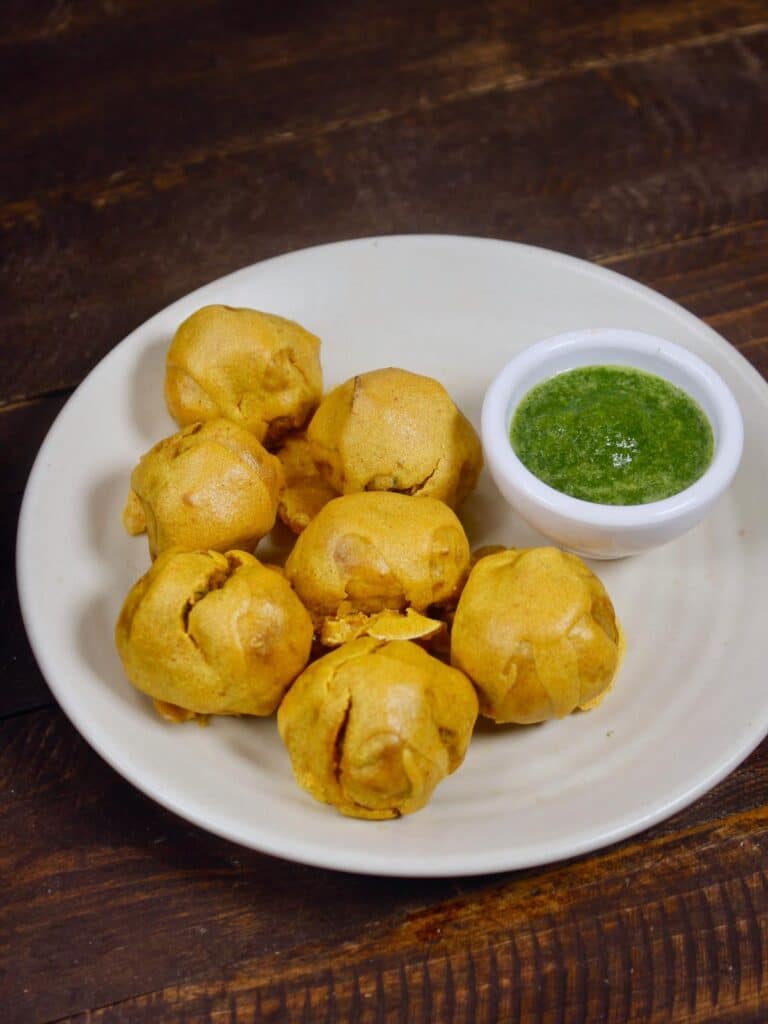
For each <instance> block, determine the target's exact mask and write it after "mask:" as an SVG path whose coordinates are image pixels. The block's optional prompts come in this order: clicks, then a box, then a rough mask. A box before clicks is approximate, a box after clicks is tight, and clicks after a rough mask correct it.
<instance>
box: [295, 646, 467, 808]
mask: <svg viewBox="0 0 768 1024" xmlns="http://www.w3.org/2000/svg"><path fill="white" fill-rule="evenodd" d="M477 711H478V703H477V696H476V694H475V691H474V688H473V687H472V684H471V683H470V682H469V680H468V679H467V678H466V676H465V675H464V674H463V673H462V672H460V671H458V670H457V669H454V668H451V667H450V666H448V665H444V664H443V663H442V662H440V661H438V660H437V659H436V658H433V657H431V655H429V654H427V653H426V651H424V650H423V649H422V648H420V647H418V646H417V645H416V644H414V643H411V642H410V641H407V640H395V641H390V642H386V641H381V640H376V639H374V638H372V637H365V638H362V639H358V640H354V641H352V642H350V643H347V644H345V645H344V646H342V647H339V648H338V649H337V650H335V651H332V652H331V653H329V654H326V655H325V656H324V657H322V658H320V659H319V660H318V661H315V662H313V663H312V664H311V665H310V666H309V667H308V668H307V669H305V671H304V672H303V673H302V674H301V675H300V676H299V678H298V679H297V680H296V682H295V683H294V684H293V686H292V687H291V689H290V690H289V691H288V693H287V694H286V696H285V698H284V699H283V702H282V704H281V705H280V708H279V710H278V715H277V724H278V729H279V731H280V736H281V738H282V740H283V742H284V743H285V745H286V747H287V749H288V753H289V755H290V758H291V764H292V767H293V771H294V775H295V777H296V781H297V782H298V784H299V785H300V786H302V787H303V788H304V789H306V790H307V792H309V793H310V794H311V795H312V796H313V797H315V799H317V800H320V801H322V802H324V803H329V804H332V805H334V806H335V807H336V808H337V809H338V810H339V811H340V812H341V813H342V814H345V815H348V816H351V817H356V818H369V819H386V818H396V817H400V816H401V815H403V814H410V813H412V812H413V811H417V810H419V809H420V808H422V807H423V806H424V805H425V804H426V803H427V802H428V800H429V799H430V797H431V795H432V793H433V791H434V789H435V787H436V786H437V785H438V783H439V782H440V781H441V780H442V779H444V778H445V777H446V776H448V775H450V774H451V773H452V772H454V771H455V770H456V769H457V768H458V767H459V765H460V764H461V763H462V761H463V759H464V755H465V753H466V750H467V746H468V744H469V740H470V737H471V735H472V730H473V727H474V724H475V720H476V718H477Z"/></svg>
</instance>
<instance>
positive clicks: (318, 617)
mask: <svg viewBox="0 0 768 1024" xmlns="http://www.w3.org/2000/svg"><path fill="white" fill-rule="evenodd" d="M468 569H469V544H468V541H467V537H466V534H465V533H464V529H463V527H462V525H461V523H460V522H459V520H458V519H457V517H456V515H455V513H454V512H452V511H451V509H449V508H448V506H447V505H445V504H444V503H443V502H441V501H436V500H435V499H434V498H418V499H417V498H409V497H407V496H406V495H403V494H391V493H388V492H364V493H361V494H348V495H345V496H344V497H341V498H334V499H333V501H330V502H328V504H327V505H326V506H325V507H324V508H323V509H321V511H320V512H319V513H318V514H317V516H315V518H314V519H313V520H312V521H311V522H310V524H309V525H308V526H307V528H306V530H304V532H303V533H302V534H300V536H299V538H298V540H297V541H296V544H295V546H294V548H293V551H292V552H291V554H290V555H289V556H288V560H287V562H286V563H285V571H286V576H287V578H288V580H289V581H290V583H291V584H292V586H293V587H294V589H295V590H296V593H297V594H298V595H299V597H300V598H301V600H302V601H303V602H304V605H305V606H306V608H307V610H308V611H309V613H310V615H311V616H312V618H313V620H314V622H315V626H316V628H317V631H318V632H319V633H320V636H321V639H322V640H323V642H325V643H327V644H329V645H331V644H334V643H341V642H343V641H344V640H348V639H350V636H359V635H361V633H364V632H370V630H368V629H366V621H367V620H370V624H371V625H372V626H373V627H374V628H375V625H376V622H378V624H379V626H380V627H382V626H383V625H384V624H383V623H382V620H381V616H380V614H379V613H381V612H384V611H385V610H389V611H396V612H402V613H406V612H407V611H408V610H409V609H410V610H411V612H412V613H416V612H418V613H424V612H426V611H427V610H428V609H430V608H431V606H433V605H440V606H450V605H452V604H455V602H456V601H457V599H458V595H459V593H460V591H461V587H462V584H463V583H464V580H465V578H466V575H467V572H468ZM423 618H424V617H423V616H420V617H419V619H417V618H415V617H413V615H412V616H411V620H410V623H409V624H407V625H406V624H403V623H400V624H399V626H398V629H402V628H405V629H409V628H410V626H414V627H415V629H416V632H415V633H410V634H408V633H406V634H405V636H411V637H414V636H419V635H424V634H425V629H424V623H423V621H421V620H422V619H423ZM346 625H350V626H351V627H353V628H352V632H351V633H350V631H349V630H348V629H346V628H345V627H346ZM433 625H434V624H433ZM438 628H442V626H441V624H438V625H437V626H434V629H433V631H434V630H436V629H438ZM426 633H429V628H427V629H426ZM378 635H379V636H381V635H382V634H381V632H379V633H378ZM384 636H385V637H386V638H390V637H392V636H398V638H403V636H404V634H403V633H402V631H400V632H397V633H395V634H393V633H391V632H388V633H385V634H384Z"/></svg>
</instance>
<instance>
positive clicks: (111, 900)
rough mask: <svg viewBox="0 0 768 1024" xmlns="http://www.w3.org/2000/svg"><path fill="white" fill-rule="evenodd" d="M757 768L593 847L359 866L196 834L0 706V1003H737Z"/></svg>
mask: <svg viewBox="0 0 768 1024" xmlns="http://www.w3.org/2000/svg"><path fill="white" fill-rule="evenodd" d="M767 784H768V746H767V745H765V744H764V745H763V746H762V747H761V748H760V749H758V750H757V751H756V752H755V754H753V755H752V757H751V758H750V759H749V760H748V761H747V762H746V763H745V764H744V765H743V766H742V768H741V769H739V770H738V771H737V772H735V773H733V774H732V775H731V776H729V777H728V778H727V779H726V780H725V781H724V782H723V783H722V784H721V785H720V786H719V787H718V788H717V789H716V790H714V791H713V792H712V793H710V794H709V795H708V796H706V797H705V798H703V799H702V800H700V801H698V802H697V803H696V804H695V805H694V806H693V807H691V808H689V809H688V810H687V811H685V812H683V813H682V814H679V815H677V816H676V817H675V818H673V819H670V820H669V821H667V822H665V823H664V824H663V825H661V826H659V827H657V828H655V829H654V830H652V831H651V832H649V833H646V835H645V836H643V837H640V838H639V839H637V840H634V841H629V842H626V843H623V844H621V845H619V846H616V847H613V848H611V849H609V850H606V851H603V852H601V853H599V854H597V855H593V856H591V857H586V858H580V859H578V860H574V861H571V862H566V863H564V864H560V865H554V866H552V867H549V868H545V869H541V870H538V871H526V872H517V873H515V874H512V875H497V876H488V877H482V878H475V879H459V880H448V879H444V880H435V881H428V880H427V881H425V880H413V881H410V880H403V879H383V878H366V877H364V876H352V875H345V874H341V873H334V872H328V871H320V870H315V869H312V868H305V867H301V866H299V865H292V864H289V863H287V862H284V861H280V860H277V859H274V858H269V857H266V856H262V855H260V854H257V853H254V852H252V851H248V850H243V849H240V848H238V847H235V846H233V845H231V844H228V843H225V842H223V841H221V840H219V839H216V838H215V837H213V836H210V835H207V834H206V833H204V832H201V831H199V830H197V829H195V828H193V827H191V826H188V825H186V824H185V823H183V822H181V821H179V820H178V819H177V818H175V817H173V816H172V815H170V814H168V813H166V812H164V811H162V810H161V809H160V808H158V807H157V806H155V805H154V804H152V803H151V802H150V801H149V800H147V799H145V798H144V797H142V796H141V795H140V794H139V793H137V792H136V791H135V790H133V789H132V788H131V787H130V786H129V785H128V784H127V783H125V782H124V781H123V780H122V779H120V778H119V777H118V776H117V775H116V774H115V773H114V772H112V771H111V769H109V768H108V767H107V766H106V765H105V764H104V763H103V762H101V761H100V760H99V759H98V757H97V756H96V755H95V754H93V753H92V752H91V751H90V750H89V749H88V748H87V746H86V745H85V743H84V742H83V741H82V740H81V739H80V738H79V737H78V736H77V734H76V733H75V732H74V730H73V729H72V728H71V726H69V724H68V723H67V722H66V720H65V719H64V718H63V716H62V715H61V713H60V712H58V711H55V712H54V711H50V712H37V713H35V714H33V715H25V716H19V717H16V718H13V719H10V720H7V721H6V722H4V723H2V724H1V725H0V837H2V839H0V875H1V876H2V877H4V878H5V879H7V880H9V881H10V880H11V879H12V880H13V881H12V886H9V887H8V890H7V891H8V898H7V899H6V900H4V902H3V904H2V906H0V935H2V936H3V945H2V946H1V947H0V957H1V958H2V962H4V963H6V964H9V965H10V964H12V966H13V969H12V970H7V971H6V972H5V973H4V974H3V975H2V976H0V1005H3V1006H4V1007H5V1008H6V1015H5V1016H4V1020H7V1021H8V1022H9V1024H15V1022H20V1024H22V1022H23V1024H27V1022H29V1021H43V1020H52V1019H57V1018H59V1017H62V1016H65V1015H67V1014H69V1015H73V1014H76V1013H77V1012H78V1011H85V1010H86V1009H88V1010H93V1008H96V1007H103V1009H101V1010H99V1011H97V1012H92V1013H91V1015H90V1016H87V1017H83V1018H82V1019H83V1020H85V1019H88V1020H90V1021H147V1022H159V1021H166V1020H169V1019H170V1020H180V1019H183V1020H185V1021H209V1020H215V1021H240V1020H243V1019H244V1020H251V1019H254V1020H263V1019H264V1020H297V1021H298V1020H311V1021H314V1020H325V1019H338V1020H361V1021H363V1020H366V1021H367V1020H371V1021H373V1020H386V1019H394V1020H397V1019H403V1020H413V1021H427V1020H435V1021H471V1020H480V1021H486V1020H487V1021H494V1020H537V1021H538V1020H542V1021H549V1020H556V1019H564V1020H569V1021H570V1020H579V1021H588V1022H591V1021H598V1020H604V1021H623V1020H653V1021H665V1020H673V1021H686V1020H691V1021H704V1020H726V1019H728V1016H729V1013H730V1012H731V1010H736V1009H737V1008H738V1010H739V1013H740V1014H741V1016H738V1015H737V1016H735V1017H734V1019H740V1020H743V1019H749V1018H748V1017H746V1016H744V1014H745V1013H746V1012H747V1011H749V1012H752V1013H754V1012H756V1011H757V1010H758V1009H759V1008H761V1007H762V1008H765V1006H766V1005H768V1004H766V1003H765V1002H764V1001H763V1000H764V999H765V998H766V992H765V989H764V983H765V978H764V966H763V965H764V953H765V949H766V942H768V934H766V930H767V929H768V913H767V912H768V888H767V887H766V879H765V875H764V867H765V863H766V854H768V813H767V812H766V810H765V807H764V796H765V789H766V785H767ZM20 837H23V842H20V841H19V839H20ZM660 873H663V885H661V886H660V884H659V875H660ZM105 908H107V912H105ZM48 978H55V979H56V983H55V985H49V984H47V983H46V979H48ZM606 979H607V980H606ZM121 1004H122V1005H121ZM8 1007H11V1008H12V1010H11V1011H10V1016H9V1015H8V1011H7V1008H8ZM307 1013H309V1016H307ZM334 1014H335V1015H336V1016H335V1017H334V1016H333V1015H334ZM558 1015H561V1016H558Z"/></svg>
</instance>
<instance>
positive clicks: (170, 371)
mask: <svg viewBox="0 0 768 1024" xmlns="http://www.w3.org/2000/svg"><path fill="white" fill-rule="evenodd" d="M322 384H323V381H322V370H321V367H320V339H319V338H317V337H316V336H315V335H314V334H311V333H310V332H309V331H307V330H305V329H304V328H303V327H301V326H300V325H299V324H297V323H295V322H294V321H292V320H286V319H284V318H283V317H280V316H275V315H274V314H271V313H262V312H260V311H258V310H255V309H236V308H233V307H231V306H221V305H212V306H203V307H202V308H201V309H198V310H197V311H196V312H195V313H193V314H192V315H191V316H190V317H188V318H187V319H186V320H185V321H184V322H183V323H182V324H181V325H180V327H179V329H178V330H177V331H176V334H175V336H174V338H173V341H172V342H171V346H170V348H169V350H168V354H167V357H166V374H165V400H166V404H167V406H168V411H169V412H170V414H171V416H173V418H174V419H175V420H176V422H177V423H178V424H179V426H182V427H183V426H187V425H188V424H190V423H194V422H198V421H206V420H210V419H216V418H218V417H225V418H227V419H230V420H232V421H233V422H235V423H237V424H239V425H240V426H241V427H244V428H245V429H246V430H248V431H250V432H251V433H252V434H254V435H255V436H256V437H257V438H258V440H260V441H264V442H265V443H266V444H269V445H271V444H275V443H277V442H278V441H279V440H280V438H281V437H282V436H283V435H284V434H286V433H288V432H289V431H291V430H297V429H300V428H301V427H303V426H304V424H305V423H306V422H307V420H308V419H309V417H310V416H311V415H312V413H313V412H314V410H315V409H316V408H317V405H318V403H319V402H320V398H321V396H322Z"/></svg>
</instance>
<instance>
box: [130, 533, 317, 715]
mask: <svg viewBox="0 0 768 1024" xmlns="http://www.w3.org/2000/svg"><path fill="white" fill-rule="evenodd" d="M115 641H116V644H117V650H118V653H119V654H120V658H121V659H122V662H123V667H124V669H125V674H126V675H127V676H128V678H129V679H130V681H131V682H132V683H133V685H134V686H135V687H136V688H137V689H139V690H141V691H142V693H146V694H147V695H148V696H150V697H152V698H153V699H154V700H155V701H156V702H157V704H158V705H159V706H158V711H159V712H160V713H161V714H162V715H163V717H166V718H172V719H173V718H175V719H176V720H184V719H185V718H187V717H192V716H194V715H270V714H272V712H273V711H274V710H275V708H276V707H277V705H278V703H279V702H280V699H281V698H282V696H283V694H284V693H285V691H286V689H287V688H288V686H289V685H290V684H291V683H292V682H293V680H294V679H295V678H296V676H297V675H298V674H299V673H300V672H301V671H302V669H303V668H304V667H305V665H306V664H307V661H308V659H309V652H310V647H311V644H312V622H311V620H310V617H309V615H308V614H307V612H306V610H305V608H304V607H303V605H302V604H301V601H299V599H298V598H297V597H296V595H295V594H294V593H293V591H292V590H291V588H290V586H289V584H288V583H287V582H286V581H285V579H283V577H282V576H281V575H280V573H278V572H275V571H274V570H273V569H271V568H269V567H267V566H264V565H262V564H261V563H260V562H259V561H258V560H257V559H256V558H254V557H253V556H252V555H249V554H248V553H247V552H245V551H228V552H227V553H226V554H220V553H219V552H217V551H167V552H165V553H164V554H162V555H160V557H159V558H157V559H156V561H155V562H154V563H153V565H152V568H151V569H150V570H149V572H148V573H147V574H146V575H145V576H142V578H141V579H140V580H139V581H138V582H137V583H135V584H134V586H133V587H132V589H131V591H130V592H129V594H128V596H127V598H126V600H125V603H124V605H123V608H122V611H121V612H120V617H119V619H118V622H117V626H116V629H115Z"/></svg>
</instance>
